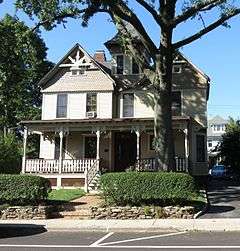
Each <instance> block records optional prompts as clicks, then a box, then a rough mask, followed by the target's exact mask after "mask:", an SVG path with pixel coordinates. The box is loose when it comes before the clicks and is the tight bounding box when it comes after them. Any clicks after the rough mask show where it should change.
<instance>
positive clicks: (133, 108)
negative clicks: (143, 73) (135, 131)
mask: <svg viewBox="0 0 240 251" xmlns="http://www.w3.org/2000/svg"><path fill="white" fill-rule="evenodd" d="M125 95H131V96H132V97H133V99H132V116H125V115H124V107H125V106H124V96H125ZM134 99H135V95H134V93H133V92H126V93H123V94H122V118H134V114H135V102H134Z"/></svg>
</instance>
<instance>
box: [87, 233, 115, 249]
mask: <svg viewBox="0 0 240 251" xmlns="http://www.w3.org/2000/svg"><path fill="white" fill-rule="evenodd" d="M113 234H114V233H113V232H110V233H108V234H106V235H104V236H103V237H102V238H100V239H99V240H97V241H95V242H93V243H92V244H91V245H89V247H97V246H99V245H100V243H101V242H103V241H104V240H106V239H107V238H108V237H110V236H111V235H113Z"/></svg>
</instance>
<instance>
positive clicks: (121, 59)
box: [116, 55, 124, 74]
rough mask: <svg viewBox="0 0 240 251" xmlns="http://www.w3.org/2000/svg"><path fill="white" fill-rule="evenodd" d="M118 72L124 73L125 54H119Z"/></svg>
mask: <svg viewBox="0 0 240 251" xmlns="http://www.w3.org/2000/svg"><path fill="white" fill-rule="evenodd" d="M116 60H117V74H123V67H124V65H123V55H117V58H116Z"/></svg>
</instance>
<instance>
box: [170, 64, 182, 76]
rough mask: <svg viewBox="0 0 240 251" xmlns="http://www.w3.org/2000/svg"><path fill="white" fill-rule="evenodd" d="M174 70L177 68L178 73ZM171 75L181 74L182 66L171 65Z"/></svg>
mask: <svg viewBox="0 0 240 251" xmlns="http://www.w3.org/2000/svg"><path fill="white" fill-rule="evenodd" d="M176 68H179V71H176V70H175V69H176ZM172 73H175V74H180V73H182V65H179V64H178V65H173V67H172Z"/></svg>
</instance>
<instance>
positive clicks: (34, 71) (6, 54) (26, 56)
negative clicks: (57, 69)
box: [0, 15, 52, 130]
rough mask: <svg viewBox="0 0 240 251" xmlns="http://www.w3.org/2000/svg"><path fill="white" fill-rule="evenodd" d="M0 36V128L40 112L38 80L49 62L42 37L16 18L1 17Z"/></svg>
mask: <svg viewBox="0 0 240 251" xmlns="http://www.w3.org/2000/svg"><path fill="white" fill-rule="evenodd" d="M0 37H1V43H0V130H1V129H3V127H15V126H16V124H17V123H18V122H19V121H20V120H23V119H26V118H27V119H31V117H30V116H29V115H30V114H33V113H34V114H36V112H38V113H40V110H39V109H37V107H39V106H40V105H41V95H40V88H39V87H38V86H37V84H38V81H39V80H40V79H41V78H42V77H43V75H45V73H46V72H47V71H49V69H50V67H51V66H52V64H51V63H50V62H48V61H47V60H46V56H47V53H46V51H47V48H46V46H45V44H44V42H43V40H42V39H41V38H40V37H39V35H38V34H37V33H36V32H33V31H32V30H31V29H30V28H28V27H27V26H26V25H25V24H24V23H23V22H20V21H19V20H18V19H17V18H15V17H11V16H9V15H6V16H5V17H4V18H3V19H2V20H0Z"/></svg>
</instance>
